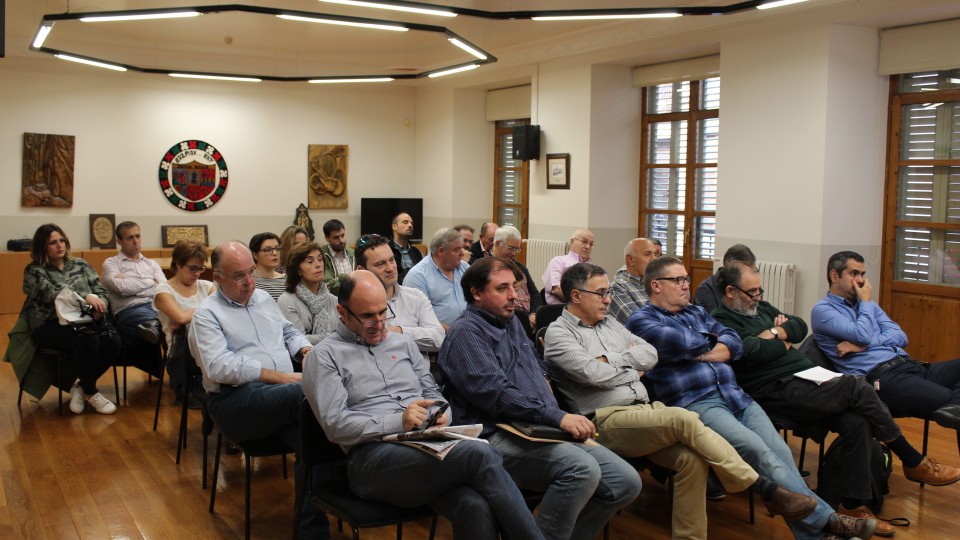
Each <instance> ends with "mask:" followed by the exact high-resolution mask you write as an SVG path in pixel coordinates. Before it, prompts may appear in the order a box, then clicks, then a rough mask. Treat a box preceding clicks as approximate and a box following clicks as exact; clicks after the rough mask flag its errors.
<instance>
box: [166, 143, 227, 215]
mask: <svg viewBox="0 0 960 540" xmlns="http://www.w3.org/2000/svg"><path fill="white" fill-rule="evenodd" d="M229 180H230V175H229V173H228V172H227V162H226V161H224V160H223V156H222V155H220V151H219V150H217V149H216V148H214V147H213V145H211V144H208V143H205V142H203V141H197V140H189V141H182V142H180V143H177V144H175V145H173V146H172V147H170V149H169V150H167V153H166V154H164V156H163V159H162V160H161V161H160V189H162V190H163V195H164V197H166V198H167V200H168V201H170V204H173V205H174V206H176V207H178V208H182V209H184V210H188V211H190V212H197V211H200V210H206V209H207V208H210V207H211V206H213V205H215V204H217V201H219V200H220V199H221V198H222V197H223V194H224V193H225V192H226V191H227V182H228V181H229Z"/></svg>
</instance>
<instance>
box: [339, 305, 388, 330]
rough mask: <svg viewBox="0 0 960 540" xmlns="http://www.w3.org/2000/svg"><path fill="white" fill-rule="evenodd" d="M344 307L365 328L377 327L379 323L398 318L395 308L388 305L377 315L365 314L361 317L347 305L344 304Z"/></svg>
mask: <svg viewBox="0 0 960 540" xmlns="http://www.w3.org/2000/svg"><path fill="white" fill-rule="evenodd" d="M343 309H345V310H347V313H349V314H350V316H351V317H353V318H354V319H356V320H357V322H358V323H360V324H361V325H362V326H363V327H364V328H375V327H376V326H377V325H378V324H387V323H389V322H390V321H392V320H393V319H395V318H396V315H394V314H393V309H392V308H391V307H390V306H389V305H387V309H385V310H383V311H381V312H380V313H378V314H376V315H364V316H363V318H362V319H361V318H360V317H357V314H356V313H354V312H353V311H351V310H350V308H348V307H347V306H343Z"/></svg>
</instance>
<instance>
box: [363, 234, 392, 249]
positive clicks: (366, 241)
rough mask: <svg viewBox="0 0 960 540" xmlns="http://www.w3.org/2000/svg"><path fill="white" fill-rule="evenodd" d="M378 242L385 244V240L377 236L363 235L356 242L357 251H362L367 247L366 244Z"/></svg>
mask: <svg viewBox="0 0 960 540" xmlns="http://www.w3.org/2000/svg"><path fill="white" fill-rule="evenodd" d="M380 241H383V243H386V242H387V239H386V238H384V237H382V236H380V235H379V234H365V235H363V236H361V237H360V239H359V240H357V249H363V248H365V247H367V244H372V243H373V242H380Z"/></svg>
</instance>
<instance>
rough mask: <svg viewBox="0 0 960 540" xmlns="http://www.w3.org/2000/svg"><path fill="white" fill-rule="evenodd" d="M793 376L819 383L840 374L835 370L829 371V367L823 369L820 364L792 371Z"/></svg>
mask: <svg viewBox="0 0 960 540" xmlns="http://www.w3.org/2000/svg"><path fill="white" fill-rule="evenodd" d="M793 376H794V377H798V378H801V379H804V380H807V381H811V382H815V383H817V384H818V385H821V384H823V383H825V382H827V381H829V380H833V379H836V378H837V377H840V376H842V375H841V374H840V373H837V372H836V371H830V370H829V369H824V368H822V367H820V366H814V367H812V368H809V369H805V370H803V371H798V372H796V373H794V374H793Z"/></svg>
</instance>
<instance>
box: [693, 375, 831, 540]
mask: <svg viewBox="0 0 960 540" xmlns="http://www.w3.org/2000/svg"><path fill="white" fill-rule="evenodd" d="M687 409H689V410H691V411H693V412H695V413H697V414H699V415H700V420H701V421H702V422H703V423H704V424H706V425H707V427H709V428H710V429H712V430H714V431H716V432H717V433H719V434H720V436H721V437H723V438H724V439H726V440H727V442H729V443H730V444H731V446H733V447H734V448H736V449H737V452H739V454H740V457H742V458H743V460H744V461H746V462H747V463H749V464H750V466H751V467H753V469H754V470H755V471H757V473H759V474H760V476H763V477H765V478H769V479H770V480H773V481H774V482H776V483H778V484H780V485H781V486H783V487H784V488H786V489H789V490H790V491H795V492H797V493H803V494H804V495H809V496H810V497H813V498H815V499H817V508H816V509H815V510H814V511H813V513H812V514H810V515H809V516H807V517H805V518H804V519H802V520H800V521H788V522H787V525H788V526H789V527H790V530H791V531H793V536H794V538H797V539H803V540H806V539H810V540H819V539H820V538H822V537H823V536H824V531H823V529H824V527H825V526H826V525H827V522H828V521H829V520H830V515H831V514H833V509H832V508H830V506H829V505H828V504H827V503H825V502H823V500H821V499H820V497H817V495H816V494H814V493H813V492H812V491H810V488H808V487H807V484H806V482H804V481H803V478H801V477H800V473H799V471H797V467H796V466H795V465H794V464H793V452H791V451H790V447H789V446H787V443H785V442H784V441H783V439H782V438H781V437H780V434H779V433H778V432H777V430H776V428H774V427H773V424H771V423H770V419H769V418H767V415H766V413H764V412H763V409H761V408H760V406H759V405H757V404H756V403H755V402H751V403H750V405H748V406H747V407H746V408H744V409H743V410H742V411H739V412H732V411H731V410H730V409H729V408H728V407H727V404H726V402H725V401H724V400H723V397H722V396H721V395H720V393H719V392H713V393H712V394H709V395H707V396H706V397H704V398H702V399H700V400H699V401H697V402H696V403H693V404H691V405H690V406H688V407H687Z"/></svg>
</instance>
